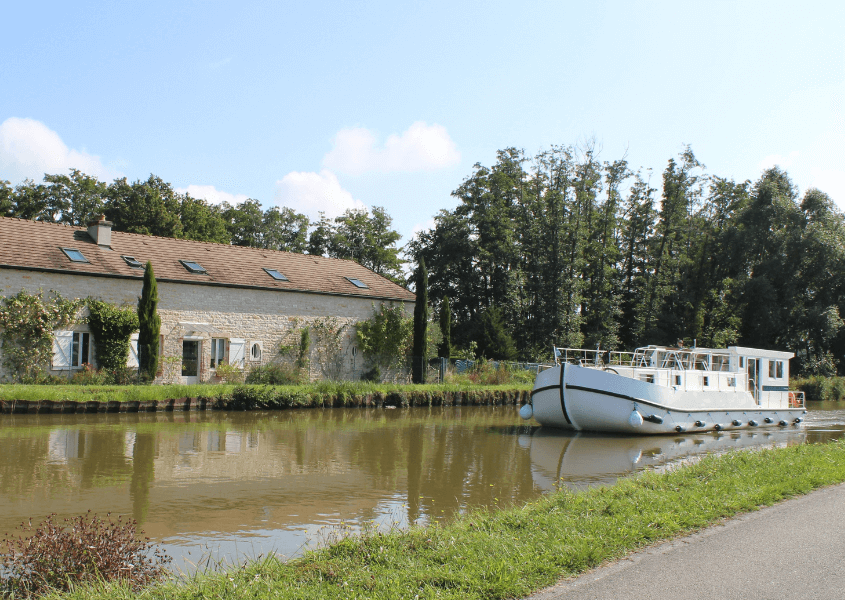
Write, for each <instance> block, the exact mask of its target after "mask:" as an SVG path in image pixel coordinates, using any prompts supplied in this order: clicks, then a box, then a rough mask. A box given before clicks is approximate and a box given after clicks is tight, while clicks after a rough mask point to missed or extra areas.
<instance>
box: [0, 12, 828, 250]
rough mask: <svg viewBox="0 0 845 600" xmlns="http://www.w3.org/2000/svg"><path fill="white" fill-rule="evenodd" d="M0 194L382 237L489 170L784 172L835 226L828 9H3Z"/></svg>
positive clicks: (424, 217)
mask: <svg viewBox="0 0 845 600" xmlns="http://www.w3.org/2000/svg"><path fill="white" fill-rule="evenodd" d="M2 20H3V22H4V27H3V35H2V36H0V81H2V82H3V86H2V93H0V179H6V180H9V181H10V182H11V183H12V184H13V185H14V184H18V183H20V182H21V181H23V180H24V179H25V178H31V179H33V180H35V181H41V179H42V178H43V176H44V174H45V173H50V174H53V173H65V172H68V171H69V169H70V168H77V169H80V170H81V171H83V172H85V173H88V174H90V175H96V176H98V177H99V178H100V179H102V180H105V181H111V180H113V179H115V178H118V177H127V178H128V179H129V180H130V181H134V180H137V179H146V178H147V177H148V176H149V175H150V174H151V173H152V174H155V175H157V176H159V177H161V178H162V179H163V180H165V181H168V182H170V183H172V184H173V186H174V187H175V188H177V189H178V190H180V191H188V192H190V194H191V195H192V196H195V197H200V198H205V199H207V200H208V201H209V202H213V203H218V202H222V201H224V200H225V201H228V202H230V203H237V202H241V201H243V200H244V199H246V198H254V199H257V200H259V201H260V202H261V203H262V205H263V206H264V207H265V208H269V207H272V206H275V205H280V206H289V207H291V208H294V209H295V210H297V211H299V212H303V213H305V214H307V215H309V216H310V217H312V218H316V217H317V215H318V211H324V212H326V214H327V215H328V216H330V217H333V216H337V215H338V214H341V213H342V212H343V211H344V210H346V209H348V208H362V207H368V208H370V207H373V206H380V207H383V208H385V210H386V211H387V213H388V214H389V215H391V216H392V217H393V226H394V228H395V229H396V230H397V231H399V232H400V233H401V234H402V236H403V240H402V243H404V242H405V241H408V240H409V239H410V238H411V236H412V235H413V234H414V232H415V231H419V230H420V229H426V228H429V227H431V226H432V225H433V217H434V216H435V215H436V214H437V212H438V211H439V210H441V209H452V208H454V207H455V206H456V205H457V202H456V200H455V199H454V198H453V197H452V196H451V193H452V191H453V190H455V189H456V188H457V187H458V186H459V185H460V184H461V182H462V181H463V180H464V179H465V178H466V177H468V176H469V175H470V174H471V173H472V172H473V165H474V164H476V163H481V164H482V165H486V166H490V165H492V164H493V163H494V162H495V160H496V151H497V150H500V149H504V148H507V147H516V148H520V149H524V150H525V152H526V153H527V154H528V155H529V156H531V155H534V154H536V153H537V152H538V151H540V150H543V149H546V148H549V147H550V146H552V145H574V144H580V143H584V142H585V141H586V140H590V139H594V140H595V141H596V144H597V147H598V148H599V149H600V154H599V159H600V160H607V161H613V160H617V159H619V158H622V157H623V156H624V157H627V160H628V161H629V164H630V166H631V167H632V168H633V169H634V170H636V169H639V168H643V169H649V168H650V169H652V170H653V173H654V175H653V176H652V184H654V183H657V182H659V174H660V172H661V171H662V170H663V169H664V168H665V166H666V163H667V161H668V160H669V159H670V158H672V157H676V156H677V155H678V154H679V153H680V152H681V151H682V150H683V149H684V146H685V145H686V144H689V145H690V146H691V147H692V149H693V152H694V153H695V155H696V157H697V158H698V159H699V160H700V161H701V162H702V163H704V164H705V165H706V167H707V172H708V173H711V174H713V175H718V176H720V177H728V178H734V179H736V180H737V181H744V180H746V179H750V180H752V181H753V180H756V179H757V178H758V177H759V176H760V174H761V172H762V170H763V169H765V168H768V167H770V166H773V165H775V164H777V165H779V166H781V167H783V168H784V169H786V170H787V172H788V173H789V174H790V176H791V177H792V179H793V181H794V182H795V183H796V184H797V185H798V187H799V191H800V193H802V194H803V193H804V192H805V191H806V190H807V189H808V188H809V187H818V188H819V189H821V190H822V191H825V192H827V193H828V194H830V196H831V197H833V199H834V200H835V201H836V202H837V204H838V205H839V206H840V208H845V156H843V148H845V127H843V124H844V123H845V106H843V98H845V42H843V39H842V34H843V32H844V31H845V3H842V2H817V1H812V0H808V1H804V2H778V1H766V2H745V1H741V0H737V1H732V2H721V1H714V0H711V1H708V2H678V1H677V0H675V1H671V2H662V1H636V0H629V1H618V2H612V1H608V2H601V1H593V2H566V1H563V0H557V1H551V2H539V1H538V2H532V1H530V0H526V1H524V2H521V3H516V2H500V1H496V0H490V1H485V2H461V1H459V0H451V1H442V2H441V1H431V2H402V1H397V0H391V1H389V2H388V1H374V2H356V1H351V0H347V1H345V2H340V1H320V0H312V1H310V2H295V3H294V2H278V1H275V2H253V1H249V0H242V1H240V2H237V3H234V2H216V1H194V2H180V1H178V0H168V1H166V2H158V1H152V0H145V1H144V2H135V1H126V2H102V1H91V2H84V1H78V2H72V3H68V2H39V1H37V0H32V1H30V2H15V3H9V5H8V6H6V7H4V9H3V19H2Z"/></svg>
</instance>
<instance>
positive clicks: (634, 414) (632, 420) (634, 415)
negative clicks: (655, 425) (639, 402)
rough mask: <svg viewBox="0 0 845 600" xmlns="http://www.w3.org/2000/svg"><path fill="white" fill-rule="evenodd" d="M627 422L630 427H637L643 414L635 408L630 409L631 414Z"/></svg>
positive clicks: (641, 420)
mask: <svg viewBox="0 0 845 600" xmlns="http://www.w3.org/2000/svg"><path fill="white" fill-rule="evenodd" d="M628 423H629V424H630V425H631V427H639V426H640V425H642V424H643V416H642V415H641V414H640V413H639V412H638V411H637V410H632V411H631V416H629V417H628Z"/></svg>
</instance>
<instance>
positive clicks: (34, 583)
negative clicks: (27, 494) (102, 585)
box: [0, 511, 171, 597]
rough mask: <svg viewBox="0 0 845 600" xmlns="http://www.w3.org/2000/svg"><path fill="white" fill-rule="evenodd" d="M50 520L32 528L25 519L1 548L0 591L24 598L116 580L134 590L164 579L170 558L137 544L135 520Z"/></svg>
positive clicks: (140, 542)
mask: <svg viewBox="0 0 845 600" xmlns="http://www.w3.org/2000/svg"><path fill="white" fill-rule="evenodd" d="M55 516H56V515H55V514H51V515H50V516H48V517H47V519H46V520H45V521H43V522H42V523H40V524H39V525H38V526H35V527H34V526H33V525H32V520H31V519H30V521H29V522H28V523H22V524H21V526H20V529H21V532H22V534H21V535H20V536H18V537H14V536H12V537H9V536H7V537H5V538H4V539H3V540H2V542H0V550H4V551H3V553H2V554H0V591H3V592H4V593H6V594H14V595H15V596H18V595H21V596H25V597H29V596H37V595H42V594H44V593H47V592H51V591H55V590H58V591H67V590H70V589H71V588H72V587H74V586H78V585H80V584H91V583H95V582H99V581H116V580H117V581H123V582H127V583H129V585H130V586H131V587H132V588H134V589H136V590H137V589H140V588H142V587H144V586H146V585H148V584H150V583H152V582H154V581H158V580H160V579H162V578H163V577H164V576H165V574H166V573H167V571H166V565H167V564H168V563H169V562H170V561H171V558H170V557H169V556H168V555H167V554H166V553H164V552H163V551H162V550H161V549H159V548H158V546H157V545H155V544H152V543H150V541H149V538H144V539H143V540H139V539H137V538H136V536H135V533H136V525H137V524H136V522H135V520H134V519H128V520H127V521H125V522H124V521H123V520H122V518H121V517H118V519H117V522H114V521H111V519H109V520H108V521H103V520H102V519H100V518H99V517H98V516H97V515H95V514H92V513H91V511H88V513H87V514H84V515H80V516H78V517H74V518H72V519H64V521H63V524H59V523H56V522H55V521H54V517H55ZM107 516H108V515H107Z"/></svg>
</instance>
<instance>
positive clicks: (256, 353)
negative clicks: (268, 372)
mask: <svg viewBox="0 0 845 600" xmlns="http://www.w3.org/2000/svg"><path fill="white" fill-rule="evenodd" d="M249 358H250V360H261V342H253V343H252V346H251V347H250V349H249Z"/></svg>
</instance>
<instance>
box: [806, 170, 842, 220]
mask: <svg viewBox="0 0 845 600" xmlns="http://www.w3.org/2000/svg"><path fill="white" fill-rule="evenodd" d="M809 187H814V188H818V189H820V190H821V191H823V192H825V193H826V194H827V195H828V196H830V197H831V198H833V201H834V202H836V204H838V205H839V208H840V209H842V210H845V171H837V170H835V169H818V168H815V167H814V168H813V169H811V171H810V186H809Z"/></svg>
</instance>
